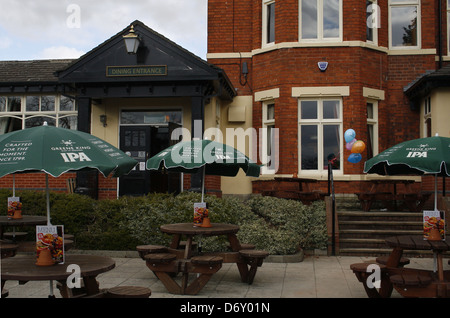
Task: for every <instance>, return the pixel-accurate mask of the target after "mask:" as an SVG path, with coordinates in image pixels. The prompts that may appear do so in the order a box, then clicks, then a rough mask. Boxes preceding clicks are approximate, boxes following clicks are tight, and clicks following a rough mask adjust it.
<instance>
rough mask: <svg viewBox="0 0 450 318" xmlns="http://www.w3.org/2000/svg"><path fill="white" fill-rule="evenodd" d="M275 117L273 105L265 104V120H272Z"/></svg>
mask: <svg viewBox="0 0 450 318" xmlns="http://www.w3.org/2000/svg"><path fill="white" fill-rule="evenodd" d="M274 119H275V105H274V104H270V105H267V120H274Z"/></svg>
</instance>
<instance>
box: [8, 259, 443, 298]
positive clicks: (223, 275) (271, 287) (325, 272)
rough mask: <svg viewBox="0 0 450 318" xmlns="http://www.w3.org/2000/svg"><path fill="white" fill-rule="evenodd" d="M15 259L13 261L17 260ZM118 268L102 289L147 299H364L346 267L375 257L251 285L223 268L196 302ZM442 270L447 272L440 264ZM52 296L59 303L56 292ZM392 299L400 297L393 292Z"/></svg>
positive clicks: (29, 291)
mask: <svg viewBox="0 0 450 318" xmlns="http://www.w3.org/2000/svg"><path fill="white" fill-rule="evenodd" d="M20 256H21V255H20V254H19V255H16V256H15V257H20ZM113 258H114V259H115V261H116V267H115V268H114V269H113V270H111V271H109V272H107V273H103V274H100V275H99V276H98V277H97V280H98V281H99V283H100V287H101V288H110V287H114V286H118V285H135V286H144V287H148V288H150V289H151V290H152V295H151V297H150V298H191V299H192V298H199V299H202V298H234V299H246V298H248V299H250V298H265V299H267V298H367V295H366V293H365V291H364V288H363V286H362V284H361V283H359V282H358V281H357V279H356V277H355V275H354V274H353V272H352V271H351V270H350V264H353V263H360V262H364V261H368V260H373V259H374V257H350V256H305V257H304V260H303V261H302V262H298V263H269V262H264V264H263V266H262V267H260V268H259V269H258V272H257V274H256V277H255V280H254V282H253V284H252V285H248V284H245V283H241V281H240V276H239V272H238V270H237V267H236V265H235V264H224V265H223V267H222V268H221V269H220V270H219V272H217V273H216V274H214V276H213V277H212V278H211V280H210V281H209V282H208V284H207V285H206V286H205V287H204V288H203V289H202V291H201V292H200V293H199V294H198V295H196V296H185V295H183V296H180V295H173V294H170V293H168V292H167V291H166V289H165V287H164V286H163V284H162V283H161V282H160V281H159V280H158V279H157V278H156V276H155V275H154V274H153V273H152V272H151V271H150V270H149V269H148V268H147V267H146V265H145V262H144V261H143V260H142V259H140V258H136V257H134V258H133V257H113ZM408 266H410V267H415V268H427V269H431V268H432V266H433V259H432V258H411V264H410V265H408ZM444 266H445V268H444V269H450V265H449V264H448V262H447V260H444ZM5 288H7V289H8V290H9V297H8V298H47V296H48V292H49V282H48V281H43V282H28V283H27V284H24V285H19V284H18V282H17V281H7V282H6V284H5ZM55 296H56V297H57V298H59V297H61V295H60V294H59V290H58V289H56V288H55ZM393 297H395V298H399V297H401V296H400V295H399V294H398V293H396V292H395V291H394V292H393Z"/></svg>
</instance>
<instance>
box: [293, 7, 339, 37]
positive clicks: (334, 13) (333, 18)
mask: <svg viewBox="0 0 450 318" xmlns="http://www.w3.org/2000/svg"><path fill="white" fill-rule="evenodd" d="M300 21H301V22H300V39H301V40H303V41H311V40H312V41H326V40H334V41H340V40H341V39H342V0H300Z"/></svg>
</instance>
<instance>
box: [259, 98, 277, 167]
mask: <svg viewBox="0 0 450 318" xmlns="http://www.w3.org/2000/svg"><path fill="white" fill-rule="evenodd" d="M271 105H273V118H269V117H268V114H269V112H268V109H269V106H271ZM275 110H276V104H275V100H273V99H271V100H266V101H263V102H262V128H263V129H262V138H261V139H262V140H261V162H263V163H267V162H268V159H269V156H270V157H271V165H270V166H269V165H266V164H264V165H263V166H262V169H261V170H262V171H261V172H262V174H275V173H276V170H277V155H278V154H277V153H270V154H269V149H267V143H268V140H267V138H268V136H267V133H268V129H267V128H268V127H272V129H271V130H272V135H271V137H272V146H271V152H276V151H278V149H277V148H278V147H276V146H275V142H277V141H276V140H277V139H278V138H277V135H276V134H277V132H276V131H277V129H276V128H275Z"/></svg>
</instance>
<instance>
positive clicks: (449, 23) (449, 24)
mask: <svg viewBox="0 0 450 318" xmlns="http://www.w3.org/2000/svg"><path fill="white" fill-rule="evenodd" d="M447 55H448V56H450V0H447Z"/></svg>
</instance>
